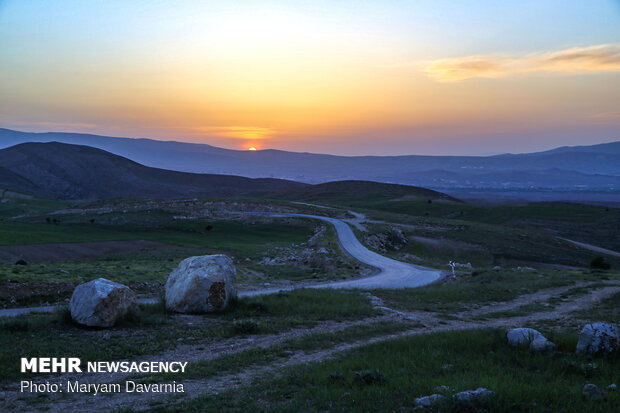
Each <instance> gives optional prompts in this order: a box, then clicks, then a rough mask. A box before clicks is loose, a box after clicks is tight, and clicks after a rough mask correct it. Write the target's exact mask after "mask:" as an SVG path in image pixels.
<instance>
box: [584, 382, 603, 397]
mask: <svg viewBox="0 0 620 413" xmlns="http://www.w3.org/2000/svg"><path fill="white" fill-rule="evenodd" d="M581 395H582V396H583V398H584V399H588V400H606V399H607V393H606V392H605V390H603V389H600V388H598V387H597V386H596V385H594V384H590V383H588V384H586V385H585V386H583V390H582V391H581Z"/></svg>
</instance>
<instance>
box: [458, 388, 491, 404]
mask: <svg viewBox="0 0 620 413" xmlns="http://www.w3.org/2000/svg"><path fill="white" fill-rule="evenodd" d="M494 394H495V393H493V392H492V391H491V390H489V389H485V388H484V387H478V388H477V389H476V390H465V391H462V392H460V393H457V394H455V395H454V399H455V400H456V401H457V402H460V403H476V402H479V401H482V400H485V399H488V398H489V397H491V396H493V395H494Z"/></svg>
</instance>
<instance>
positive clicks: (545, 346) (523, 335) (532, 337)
mask: <svg viewBox="0 0 620 413" xmlns="http://www.w3.org/2000/svg"><path fill="white" fill-rule="evenodd" d="M506 339H507V340H508V344H510V345H511V346H513V347H529V348H530V350H531V351H533V352H541V351H547V350H551V349H553V348H554V347H555V344H553V343H552V342H551V341H549V340H547V338H546V337H545V336H543V335H542V334H541V333H540V332H539V331H538V330H534V329H533V328H514V329H512V330H510V331H508V333H506Z"/></svg>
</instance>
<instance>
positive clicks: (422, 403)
mask: <svg viewBox="0 0 620 413" xmlns="http://www.w3.org/2000/svg"><path fill="white" fill-rule="evenodd" d="M447 401H448V399H447V398H446V397H445V396H442V395H441V394H431V395H430V396H424V397H418V398H417V399H415V405H416V406H418V407H431V406H434V405H436V404H439V403H445V402H447Z"/></svg>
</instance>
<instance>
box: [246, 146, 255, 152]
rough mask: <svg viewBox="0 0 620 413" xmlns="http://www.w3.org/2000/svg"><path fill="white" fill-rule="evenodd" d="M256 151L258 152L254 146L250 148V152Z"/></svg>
mask: <svg viewBox="0 0 620 413" xmlns="http://www.w3.org/2000/svg"><path fill="white" fill-rule="evenodd" d="M255 150H256V148H255V147H253V146H250V147H249V148H248V151H255Z"/></svg>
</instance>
